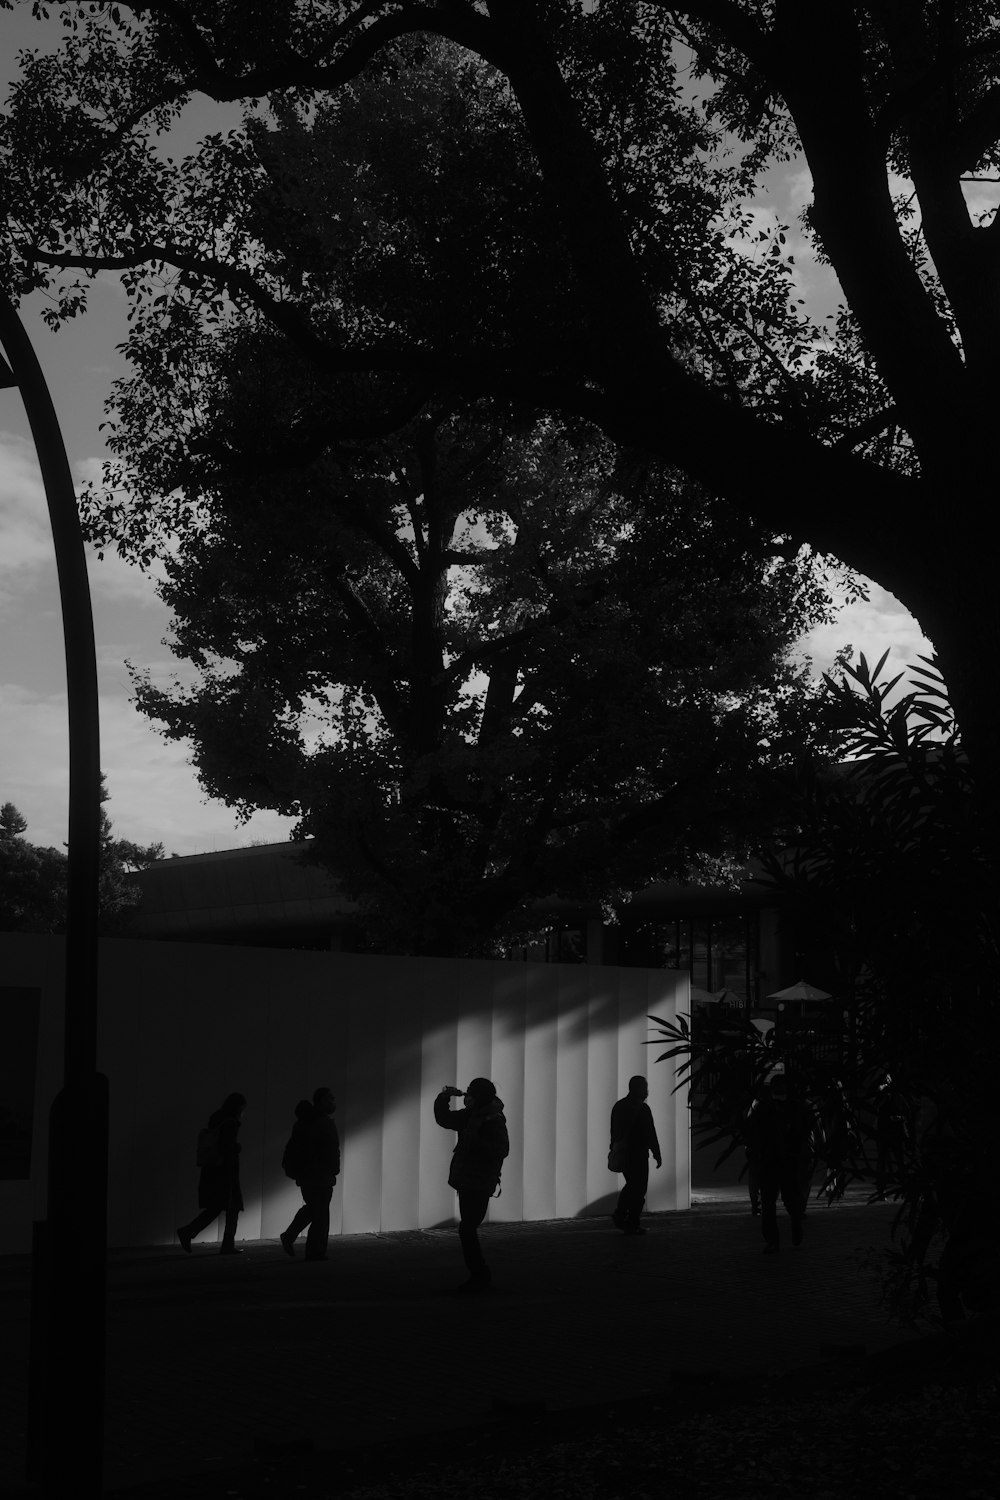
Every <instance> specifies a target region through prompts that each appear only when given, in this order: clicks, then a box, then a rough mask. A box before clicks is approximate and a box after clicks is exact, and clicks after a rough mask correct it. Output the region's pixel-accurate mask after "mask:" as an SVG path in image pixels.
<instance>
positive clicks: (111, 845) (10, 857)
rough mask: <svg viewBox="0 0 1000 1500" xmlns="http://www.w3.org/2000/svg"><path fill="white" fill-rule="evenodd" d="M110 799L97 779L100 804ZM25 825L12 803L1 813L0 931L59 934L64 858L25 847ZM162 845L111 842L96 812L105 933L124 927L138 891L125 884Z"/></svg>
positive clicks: (39, 848)
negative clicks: (98, 829)
mask: <svg viewBox="0 0 1000 1500" xmlns="http://www.w3.org/2000/svg"><path fill="white" fill-rule="evenodd" d="M108 797H109V793H108V790H107V785H106V778H105V776H104V774H103V772H102V773H101V802H102V804H103V803H104V802H107V800H108ZM27 828H28V821H27V819H26V818H25V817H24V816H23V815H22V814H21V813H20V812H19V811H18V809H17V808H16V807H15V806H14V804H13V803H12V802H5V803H4V805H3V807H2V808H0V929H6V930H7V931H18V932H62V931H63V930H64V929H65V923H66V855H65V854H64V853H63V851H62V850H61V849H55V848H52V847H51V846H49V847H42V846H40V845H37V844H32V843H29V842H28V840H27V839H26V838H25V837H24V834H25V832H26V831H27ZM163 852H164V851H163V845H162V844H149V845H145V846H143V845H140V844H134V843H132V842H131V841H130V840H128V839H116V838H115V837H114V836H113V834H112V829H111V820H110V819H109V817H108V815H107V813H106V812H105V811H104V808H103V806H102V808H101V868H100V885H99V901H100V920H101V926H102V928H104V929H105V930H113V929H115V928H119V927H122V926H124V925H126V924H127V922H128V917H129V914H130V913H131V912H132V911H133V910H134V908H135V906H136V905H137V904H138V902H139V898H140V892H139V887H138V885H137V884H136V883H135V881H134V880H132V879H131V878H130V876H131V874H132V873H133V872H134V871H136V870H141V869H144V868H145V867H146V865H148V864H152V862H153V861H154V860H156V859H162V858H163Z"/></svg>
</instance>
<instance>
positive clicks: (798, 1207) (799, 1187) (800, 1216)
mask: <svg viewBox="0 0 1000 1500" xmlns="http://www.w3.org/2000/svg"><path fill="white" fill-rule="evenodd" d="M808 1182H809V1179H808V1178H807V1177H806V1175H805V1170H804V1169H803V1167H802V1164H801V1163H800V1162H795V1163H794V1164H791V1165H789V1166H786V1167H785V1168H784V1169H783V1170H782V1173H781V1176H780V1179H779V1188H780V1190H781V1201H782V1203H783V1204H784V1206H785V1212H786V1214H787V1215H788V1217H789V1218H790V1219H791V1221H792V1244H793V1245H801V1243H802V1235H803V1228H804V1220H805V1215H806V1202H807V1200H808V1196H809V1186H808Z"/></svg>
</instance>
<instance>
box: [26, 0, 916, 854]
mask: <svg viewBox="0 0 1000 1500" xmlns="http://www.w3.org/2000/svg"><path fill="white" fill-rule="evenodd" d="M28 35H29V27H28V24H27V22H26V17H25V15H24V14H23V12H22V13H21V14H16V15H15V16H11V15H9V14H7V13H5V12H2V11H0V57H9V56H10V41H11V40H12V39H13V40H14V42H15V45H21V44H22V43H23V41H24V40H25V39H26V37H27V36H28ZM5 92H6V86H5V84H4V82H3V79H2V77H0V93H5ZM194 113H196V112H194ZM188 123H190V122H188ZM808 192H809V181H808V175H807V174H805V173H803V172H801V171H793V172H792V173H789V174H786V175H785V177H784V178H783V179H782V180H781V182H780V183H779V184H777V185H776V196H775V197H774V198H772V199H771V200H769V201H768V200H764V199H762V200H761V203H760V212H761V215H762V221H763V219H764V218H766V217H768V216H771V215H773V213H774V211H775V209H777V210H778V212H779V213H781V215H782V217H783V218H784V219H785V220H786V221H789V219H790V216H791V215H792V214H793V213H794V212H796V211H797V209H798V208H800V207H801V205H802V203H803V202H804V201H805V200H806V197H807V195H808ZM772 222H773V220H772ZM789 248H790V250H794V251H795V253H796V257H797V268H798V275H799V277H800V284H801V285H802V288H803V291H804V292H805V294H806V295H807V296H808V297H809V300H810V303H811V304H813V305H816V303H817V302H818V301H821V302H822V304H823V311H827V310H829V309H830V306H831V300H830V288H829V285H828V284H827V283H825V281H824V275H825V273H823V272H822V271H821V270H820V268H818V267H816V265H815V263H814V262H812V260H811V257H809V255H808V253H807V250H806V246H805V244H804V242H802V241H801V240H799V237H798V235H797V234H795V235H794V236H792V237H790V241H789ZM21 316H22V319H23V321H24V323H25V326H26V328H27V330H28V332H29V335H30V337H31V338H32V341H33V342H34V345H35V348H36V351H37V353H38V356H39V359H40V361H41V364H42V367H43V370H44V372H45V375H46V378H47V379H48V382H49V386H50V390H51V392H52V397H53V400H54V402H55V405H56V410H57V412H58V414H59V418H60V421H61V423H62V427H63V434H64V438H65V441H66V447H67V450H68V453H69V458H70V463H71V466H72V468H73V472H74V476H75V477H76V478H77V480H78V481H83V480H84V479H86V478H88V477H92V476H96V475H97V474H98V473H99V471H100V464H101V459H102V457H103V454H104V447H103V443H102V440H101V433H100V431H99V424H100V423H101V421H102V420H103V419H104V412H103V404H104V400H105V398H106V396H107V392H108V388H109V385H110V382H111V380H112V378H113V377H114V375H115V374H116V373H120V371H121V363H120V360H119V358H118V355H117V354H116V348H115V346H116V345H117V344H118V343H119V342H120V341H121V340H122V339H123V338H124V334H125V303H124V298H123V296H122V294H121V292H120V291H119V290H118V287H117V285H116V283H115V280H114V278H112V277H107V278H101V279H100V280H99V281H98V283H97V284H96V286H95V288H94V292H93V295H92V300H91V308H90V312H89V313H88V315H87V316H86V317H85V318H81V319H77V320H76V321H75V322H73V323H71V324H69V325H68V326H67V327H66V328H64V329H63V330H61V331H60V332H59V333H58V334H52V333H50V332H48V330H47V329H46V328H45V326H44V325H43V324H42V323H41V321H40V318H39V304H38V303H37V302H36V301H35V299H29V300H28V301H26V302H25V303H24V304H22V307H21ZM90 578H91V588H92V590H93V601H94V615H95V628H96V635H97V654H98V667H99V678H100V695H101V703H100V708H101V763H102V766H103V768H104V770H105V772H106V774H107V778H108V788H109V791H110V793H111V801H110V802H109V804H108V812H109V814H110V815H111V818H112V822H113V824H114V827H115V831H116V832H117V833H118V834H119V835H120V836H122V837H125V838H129V839H133V840H135V841H136V842H138V843H151V842H155V841H162V842H163V843H164V844H165V845H166V848H167V851H168V853H169V852H175V853H178V854H195V853H199V852H203V851H206V850H213V849H225V848H231V847H234V846H237V845H240V844H245V843H248V842H250V841H252V840H253V841H257V840H265V841H266V840H272V839H275V840H277V839H282V838H286V837H287V836H288V833H289V831H290V829H291V827H292V821H293V820H292V819H289V818H283V817H279V816H278V815H277V814H274V813H258V814H256V815H255V816H254V817H253V818H252V819H251V821H250V822H249V823H247V824H243V825H240V824H239V823H237V821H236V819H235V817H234V815H233V813H232V812H231V811H230V810H229V809H228V808H226V807H225V806H224V805H223V804H221V803H218V802H211V801H208V800H206V799H205V797H204V794H203V793H202V792H201V789H200V788H199V786H198V783H197V779H196V777H195V775H194V772H193V770H192V769H191V767H190V766H189V765H188V764H187V755H188V752H187V750H186V748H185V747H184V746H183V745H179V744H173V743H169V742H167V741H165V740H164V739H163V738H162V737H161V736H160V735H158V734H157V732H156V730H155V729H154V728H153V726H152V725H151V724H150V723H149V721H148V720H146V719H144V718H143V717H142V716H141V715H139V714H138V713H137V712H136V711H135V709H134V708H133V707H132V706H131V703H130V701H129V696H130V686H129V679H128V673H127V671H126V669H125V665H124V663H125V659H126V658H128V660H130V661H131V662H133V663H134V665H136V666H137V667H150V668H152V671H153V676H154V680H160V681H161V682H165V681H167V680H169V679H170V678H172V677H173V676H174V675H176V673H177V672H178V671H180V670H183V668H182V666H181V664H180V663H178V662H177V661H176V659H175V658H174V657H172V656H171V654H170V653H169V651H168V650H167V648H166V647H165V646H164V645H163V637H164V636H165V634H166V632H167V630H168V627H169V616H168V613H167V611H166V609H165V608H164V606H163V605H162V604H161V603H160V602H159V600H158V599H157V597H156V594H155V591H154V587H153V583H152V582H151V580H149V579H148V578H145V577H143V576H142V575H141V574H140V573H139V572H138V571H137V570H136V569H132V568H129V567H127V566H126V565H124V564H123V563H121V562H120V561H119V560H118V559H117V558H113V557H110V556H109V557H106V559H105V560H104V561H103V562H98V561H97V559H96V557H94V556H91V558H90ZM846 642H850V643H851V644H852V645H853V646H854V648H855V651H859V650H862V651H864V652H865V653H866V654H867V655H868V657H869V659H870V660H871V659H873V658H876V659H877V658H878V657H879V656H880V655H881V654H882V652H883V651H884V650H886V649H887V648H888V649H889V650H890V652H891V658H890V659H891V661H892V662H893V663H894V665H895V669H896V670H899V669H900V668H902V667H904V666H905V665H907V664H908V663H911V662H913V661H914V660H915V657H916V655H917V653H924V654H927V653H929V651H930V649H931V648H930V645H929V643H928V642H927V641H926V640H925V638H924V637H923V636H922V634H921V632H920V629H919V627H918V625H917V624H916V622H915V621H914V620H913V619H912V618H911V616H910V615H909V614H908V612H907V611H906V610H905V609H904V608H903V606H902V605H901V604H900V603H899V602H898V600H896V599H894V598H893V597H892V596H891V595H890V594H887V593H886V592H885V591H884V590H882V589H880V588H878V587H877V586H875V585H872V588H871V598H870V601H869V602H868V603H866V604H853V605H850V606H848V607H846V608H845V609H843V610H842V611H841V613H840V615H839V618H838V620H837V622H836V623H835V624H834V625H832V626H824V627H822V628H821V629H819V630H817V631H814V632H813V633H812V635H811V636H810V637H809V638H808V639H807V640H805V641H804V642H803V643H802V644H803V649H804V650H806V651H808V652H809V654H810V655H811V656H812V658H813V661H814V665H815V669H816V670H817V672H819V671H822V670H824V669H825V668H827V667H828V666H829V665H830V663H831V662H832V660H833V658H834V655H835V654H836V652H837V650H838V649H839V648H840V647H841V646H842V645H843V644H845V643H846ZM66 800H67V747H66V698H65V672H64V664H63V645H62V635H61V624H60V608H59V595H58V588H57V584H56V575H55V565H54V562H53V560H52V543H51V535H50V532H49V526H48V519H47V514H46V509H45V501H44V495H43V492H42V487H41V481H40V478H39V475H38V469H37V464H36V461H35V455H34V450H33V447H32V444H31V441H30V438H29V436H28V427H27V422H26V419H25V417H24V412H23V408H22V406H21V401H20V397H19V395H18V393H17V392H16V391H0V802H6V801H10V802H14V803H15V804H16V805H17V806H18V807H19V808H20V810H21V812H22V813H23V814H24V816H25V817H26V818H27V820H28V833H27V836H28V838H29V839H31V840H32V841H33V842H35V843H40V844H56V845H58V844H61V843H62V842H63V841H64V840H65V837H66Z"/></svg>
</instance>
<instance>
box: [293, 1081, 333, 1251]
mask: <svg viewBox="0 0 1000 1500" xmlns="http://www.w3.org/2000/svg"><path fill="white" fill-rule="evenodd" d="M336 1108H337V1101H336V1099H335V1098H334V1097H333V1094H332V1092H331V1091H330V1089H327V1088H321V1089H317V1090H316V1092H315V1093H314V1094H313V1096H312V1103H311V1104H310V1102H309V1100H308V1099H303V1100H301V1101H300V1102H299V1103H298V1104H297V1105H296V1106H295V1124H294V1125H293V1126H292V1133H291V1136H290V1137H289V1140H288V1144H287V1146H286V1147H285V1152H284V1155H283V1156H282V1158H281V1165H282V1167H283V1168H284V1169H285V1173H286V1175H287V1176H289V1177H292V1178H294V1180H295V1182H296V1183H297V1185H298V1187H299V1191H300V1192H301V1193H302V1207H301V1208H300V1209H299V1211H298V1213H297V1214H296V1215H295V1217H294V1219H293V1220H292V1222H291V1223H290V1224H289V1226H288V1228H287V1229H286V1230H285V1232H284V1234H280V1235H279V1236H278V1238H279V1240H280V1241H281V1248H282V1249H283V1250H284V1252H285V1254H286V1255H292V1256H294V1254H295V1241H296V1239H297V1238H298V1236H299V1235H300V1234H301V1233H302V1231H303V1229H305V1227H306V1225H308V1226H309V1233H308V1234H307V1235H306V1260H325V1259H326V1250H327V1242H328V1240H329V1237H330V1199H331V1198H332V1197H333V1189H334V1185H335V1183H336V1181H337V1176H338V1174H339V1172H340V1136H339V1135H338V1134H337V1127H336V1125H335V1124H334V1123H333V1118H332V1116H333V1112H334V1110H335V1109H336Z"/></svg>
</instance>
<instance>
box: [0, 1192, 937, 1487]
mask: <svg viewBox="0 0 1000 1500" xmlns="http://www.w3.org/2000/svg"><path fill="white" fill-rule="evenodd" d="M893 1214H894V1209H893V1208H892V1206H891V1205H884V1204H878V1205H872V1206H870V1207H865V1206H863V1205H862V1203H861V1201H860V1200H859V1199H858V1198H854V1199H853V1200H850V1201H848V1202H847V1203H845V1204H841V1205H836V1206H834V1207H827V1206H825V1205H823V1204H819V1205H816V1206H814V1207H813V1208H812V1209H811V1211H810V1214H809V1216H808V1219H807V1232H806V1242H805V1244H804V1245H803V1246H802V1247H801V1248H800V1249H798V1250H796V1249H793V1248H792V1247H791V1245H790V1243H789V1242H788V1235H787V1220H783V1216H782V1215H781V1214H780V1213H779V1221H783V1229H784V1240H783V1246H782V1250H781V1253H780V1254H779V1255H775V1256H766V1255H762V1254H761V1245H762V1241H761V1237H760V1230H759V1222H760V1221H759V1220H757V1219H754V1218H752V1217H751V1216H750V1214H749V1212H748V1211H747V1204H746V1196H745V1193H744V1192H743V1191H741V1190H735V1191H733V1192H730V1193H726V1192H724V1191H723V1192H722V1193H720V1194H717V1195H714V1196H713V1198H712V1199H711V1200H708V1199H706V1200H705V1201H702V1202H700V1203H696V1206H695V1207H694V1208H692V1210H691V1211H690V1212H688V1213H677V1214H662V1215H656V1216H652V1217H649V1218H647V1220H646V1223H647V1224H648V1225H649V1233H648V1234H646V1235H644V1236H642V1237H639V1238H632V1239H629V1238H626V1237H624V1236H622V1235H619V1234H618V1233H617V1232H616V1231H615V1230H614V1229H613V1228H612V1227H611V1225H610V1223H609V1222H608V1221H607V1220H593V1219H587V1220H574V1221H569V1222H566V1221H563V1222H556V1223H542V1224H519V1225H497V1226H490V1227H488V1228H486V1229H485V1230H484V1231H483V1242H484V1246H485V1249H486V1254H487V1257H488V1259H489V1261H490V1262H491V1264H492V1266H493V1271H494V1289H493V1291H492V1293H491V1294H490V1295H489V1296H487V1297H480V1298H468V1297H456V1296H454V1295H451V1291H452V1289H453V1288H454V1286H455V1284H456V1283H457V1282H458V1281H460V1280H461V1279H462V1276H463V1268H462V1264H461V1257H460V1252H459V1247H458V1243H457V1238H456V1234H455V1232H454V1230H435V1231H428V1232H422V1231H421V1232H417V1231H414V1232H410V1233H400V1234H389V1235H356V1236H350V1237H346V1238H342V1239H335V1240H331V1244H330V1254H329V1257H328V1259H327V1260H326V1261H324V1262H318V1263H315V1264H307V1263H306V1262H304V1261H303V1260H302V1259H301V1254H300V1255H299V1256H298V1257H297V1259H296V1261H295V1262H291V1261H289V1260H288V1258H287V1257H286V1256H285V1255H284V1254H283V1253H282V1251H281V1248H280V1246H279V1245H278V1244H277V1243H276V1242H267V1241H265V1242H261V1243H254V1244H250V1245H248V1246H247V1247H246V1250H245V1253H244V1254H243V1255H241V1256H239V1257H232V1258H227V1257H221V1256H219V1255H218V1254H217V1253H215V1249H214V1247H212V1246H209V1245H205V1246H199V1245H198V1244H196V1245H195V1250H194V1253H193V1254H192V1255H191V1256H186V1255H184V1254H183V1253H182V1252H181V1251H180V1249H179V1248H177V1249H174V1250H170V1249H154V1250H138V1251H118V1252H114V1253H113V1254H112V1256H111V1265H110V1277H109V1313H108V1333H109V1348H108V1385H107V1427H106V1433H107V1471H106V1485H107V1488H108V1490H114V1489H122V1488H127V1487H130V1486H138V1485H147V1484H152V1483H153V1482H160V1483H163V1484H164V1485H165V1488H164V1489H163V1494H164V1495H166V1494H167V1493H169V1482H170V1481H171V1480H175V1481H180V1480H181V1479H182V1477H183V1476H190V1475H195V1474H210V1473H219V1474H220V1476H221V1475H222V1474H223V1473H224V1472H225V1471H226V1470H228V1469H232V1468H234V1467H235V1466H238V1465H240V1464H246V1463H247V1462H248V1461H250V1460H252V1459H253V1457H254V1454H255V1451H256V1452H257V1453H258V1454H259V1453H261V1452H266V1451H267V1450H268V1449H269V1448H270V1446H271V1445H276V1444H283V1443H290V1442H293V1441H296V1440H304V1441H310V1442H311V1443H313V1444H314V1445H315V1446H316V1447H317V1448H322V1449H324V1450H326V1449H334V1450H338V1449H339V1450H344V1449H348V1448H352V1447H356V1446H357V1445H364V1444H377V1443H384V1442H385V1441H387V1440H390V1439H392V1438H403V1437H407V1436H412V1437H414V1438H415V1437H416V1436H417V1435H426V1434H428V1433H434V1432H440V1431H443V1430H445V1429H448V1428H450V1427H453V1426H462V1425H466V1424H472V1423H476V1422H479V1421H482V1420H483V1419H484V1418H488V1417H489V1416H490V1414H491V1413H492V1412H494V1411H495V1403H496V1402H497V1401H498V1400H499V1401H503V1400H517V1401H525V1400H532V1401H537V1402H544V1403H546V1404H547V1405H548V1407H549V1409H553V1410H557V1409H560V1408H568V1407H574V1406H579V1405H586V1404H589V1403H599V1402H602V1401H609V1400H612V1399H615V1398H620V1397H622V1396H628V1395H636V1396H639V1395H643V1394H645V1395H650V1394H655V1393H657V1392H660V1391H663V1390H664V1388H665V1387H666V1385H667V1384H668V1382H669V1381H670V1380H671V1379H672V1378H674V1379H675V1380H679V1381H680V1382H681V1383H682V1384H683V1382H685V1381H690V1382H691V1383H692V1384H696V1383H697V1381H698V1377H699V1375H701V1376H704V1375H705V1374H706V1373H707V1372H709V1371H721V1372H723V1373H725V1374H726V1375H728V1376H731V1377H735V1378H737V1379H739V1380H746V1381H747V1382H748V1383H749V1382H751V1381H755V1380H757V1379H759V1378H760V1377H761V1376H762V1375H768V1374H780V1373H783V1372H785V1371H787V1370H789V1369H793V1368H795V1367H797V1366H799V1365H804V1364H810V1363H814V1362H815V1361H816V1360H818V1359H819V1358H820V1357H821V1345H823V1344H828V1343H832V1344H838V1345H841V1346H843V1345H849V1344H864V1345H865V1346H866V1347H867V1349H868V1351H869V1352H872V1351H874V1350H876V1349H881V1348H886V1347H888V1346H889V1345H891V1344H894V1343H898V1342H900V1341H901V1340H902V1339H903V1338H905V1337H907V1335H905V1334H904V1333H902V1332H901V1331H900V1330H899V1329H898V1328H896V1327H895V1326H893V1325H891V1324H889V1323H888V1322H887V1321H886V1320H885V1316H884V1314H883V1313H882V1312H881V1311H880V1309H879V1307H878V1303H877V1291H876V1287H875V1283H874V1281H873V1279H872V1276H871V1273H870V1272H866V1271H863V1270H862V1269H860V1268H859V1265H858V1254H859V1252H863V1251H864V1250H865V1249H866V1248H867V1247H869V1246H882V1245H885V1244H887V1243H888V1239H889V1227H890V1224H891V1221H892V1217H893ZM28 1288H29V1265H28V1262H27V1260H25V1259H24V1258H20V1257H12V1258H8V1259H7V1260H0V1335H2V1341H3V1348H4V1350H5V1351H6V1355H5V1358H4V1359H3V1360H2V1361H0V1403H2V1405H0V1475H3V1482H4V1483H5V1485H6V1487H7V1488H8V1489H17V1488H21V1486H22V1484H23V1440H24V1414H25V1400H24V1372H25V1366H26V1351H27V1334H28V1302H27V1295H28ZM179 1492H180V1491H179V1490H178V1493H179ZM221 1492H222V1491H220V1493H221ZM233 1493H235V1491H233Z"/></svg>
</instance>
